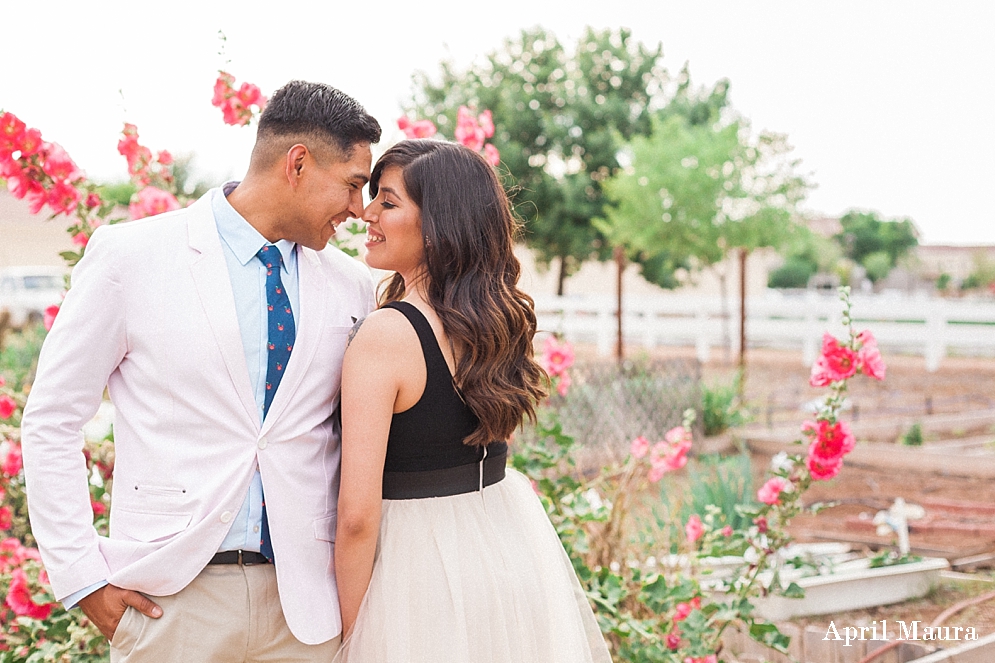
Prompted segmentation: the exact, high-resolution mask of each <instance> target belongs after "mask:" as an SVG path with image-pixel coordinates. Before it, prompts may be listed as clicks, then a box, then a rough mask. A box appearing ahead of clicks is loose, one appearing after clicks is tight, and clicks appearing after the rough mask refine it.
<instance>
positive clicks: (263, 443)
mask: <svg viewBox="0 0 995 663" xmlns="http://www.w3.org/2000/svg"><path fill="white" fill-rule="evenodd" d="M267 444H269V440H267V439H266V437H265V436H263V437H261V438H259V443H258V445H257V446H258V447H259V448H260V449H265V448H266V445H267Z"/></svg>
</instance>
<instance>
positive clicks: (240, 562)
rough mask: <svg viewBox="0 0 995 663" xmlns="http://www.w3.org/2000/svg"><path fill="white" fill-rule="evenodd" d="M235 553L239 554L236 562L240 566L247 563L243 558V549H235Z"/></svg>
mask: <svg viewBox="0 0 995 663" xmlns="http://www.w3.org/2000/svg"><path fill="white" fill-rule="evenodd" d="M235 553H236V555H237V558H236V560H235V563H236V564H238V565H239V566H245V563H244V562H243V560H242V549H241V548H239V549H238V550H236V551H235Z"/></svg>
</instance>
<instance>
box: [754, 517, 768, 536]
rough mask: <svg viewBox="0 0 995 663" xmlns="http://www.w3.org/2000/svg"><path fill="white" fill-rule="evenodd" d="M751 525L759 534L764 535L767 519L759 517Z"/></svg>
mask: <svg viewBox="0 0 995 663" xmlns="http://www.w3.org/2000/svg"><path fill="white" fill-rule="evenodd" d="M753 524H754V525H756V526H757V530H758V531H759V532H760V533H761V534H765V533H766V532H767V519H766V518H764V517H763V516H760V517H759V518H757V519H756V520H754V521H753Z"/></svg>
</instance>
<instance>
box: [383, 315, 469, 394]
mask: <svg viewBox="0 0 995 663" xmlns="http://www.w3.org/2000/svg"><path fill="white" fill-rule="evenodd" d="M382 308H392V309H394V310H395V311H400V312H401V314H402V315H403V316H404V317H405V318H407V319H408V322H410V323H411V326H412V327H414V329H415V333H416V334H418V340H419V341H420V342H421V349H422V353H423V354H424V355H425V367H426V368H427V369H428V377H427V378H426V384H425V388H426V390H427V389H428V385H429V383H430V382H432V381H433V380H432V377H435V378H436V379H438V378H439V377H441V376H447V377H448V382H449V383H452V380H453V375H452V373H451V372H450V370H449V364H447V363H446V358H445V356H443V354H442V348H441V347H439V339H437V338H436V337H435V332H434V331H433V330H432V325H431V323H429V321H428V318H426V317H425V314H424V313H422V312H421V311H419V310H418V307H417V306H415V305H414V304H411V303H409V302H400V301H398V302H388V303H387V304H384V305H383V307H382ZM433 373H434V374H435V375H434V376H433Z"/></svg>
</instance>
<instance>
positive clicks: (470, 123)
mask: <svg viewBox="0 0 995 663" xmlns="http://www.w3.org/2000/svg"><path fill="white" fill-rule="evenodd" d="M453 135H454V136H455V137H456V141H457V142H459V143H460V144H461V145H465V146H466V147H469V148H470V149H471V150H473V151H474V152H479V151H480V150H481V149H483V147H484V130H483V129H481V128H480V126H478V125H477V118H475V117H474V116H473V114H472V113H471V112H470V109H469V108H467V107H466V106H460V107H459V110H458V111H457V112H456V130H455V131H454V132H453Z"/></svg>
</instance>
